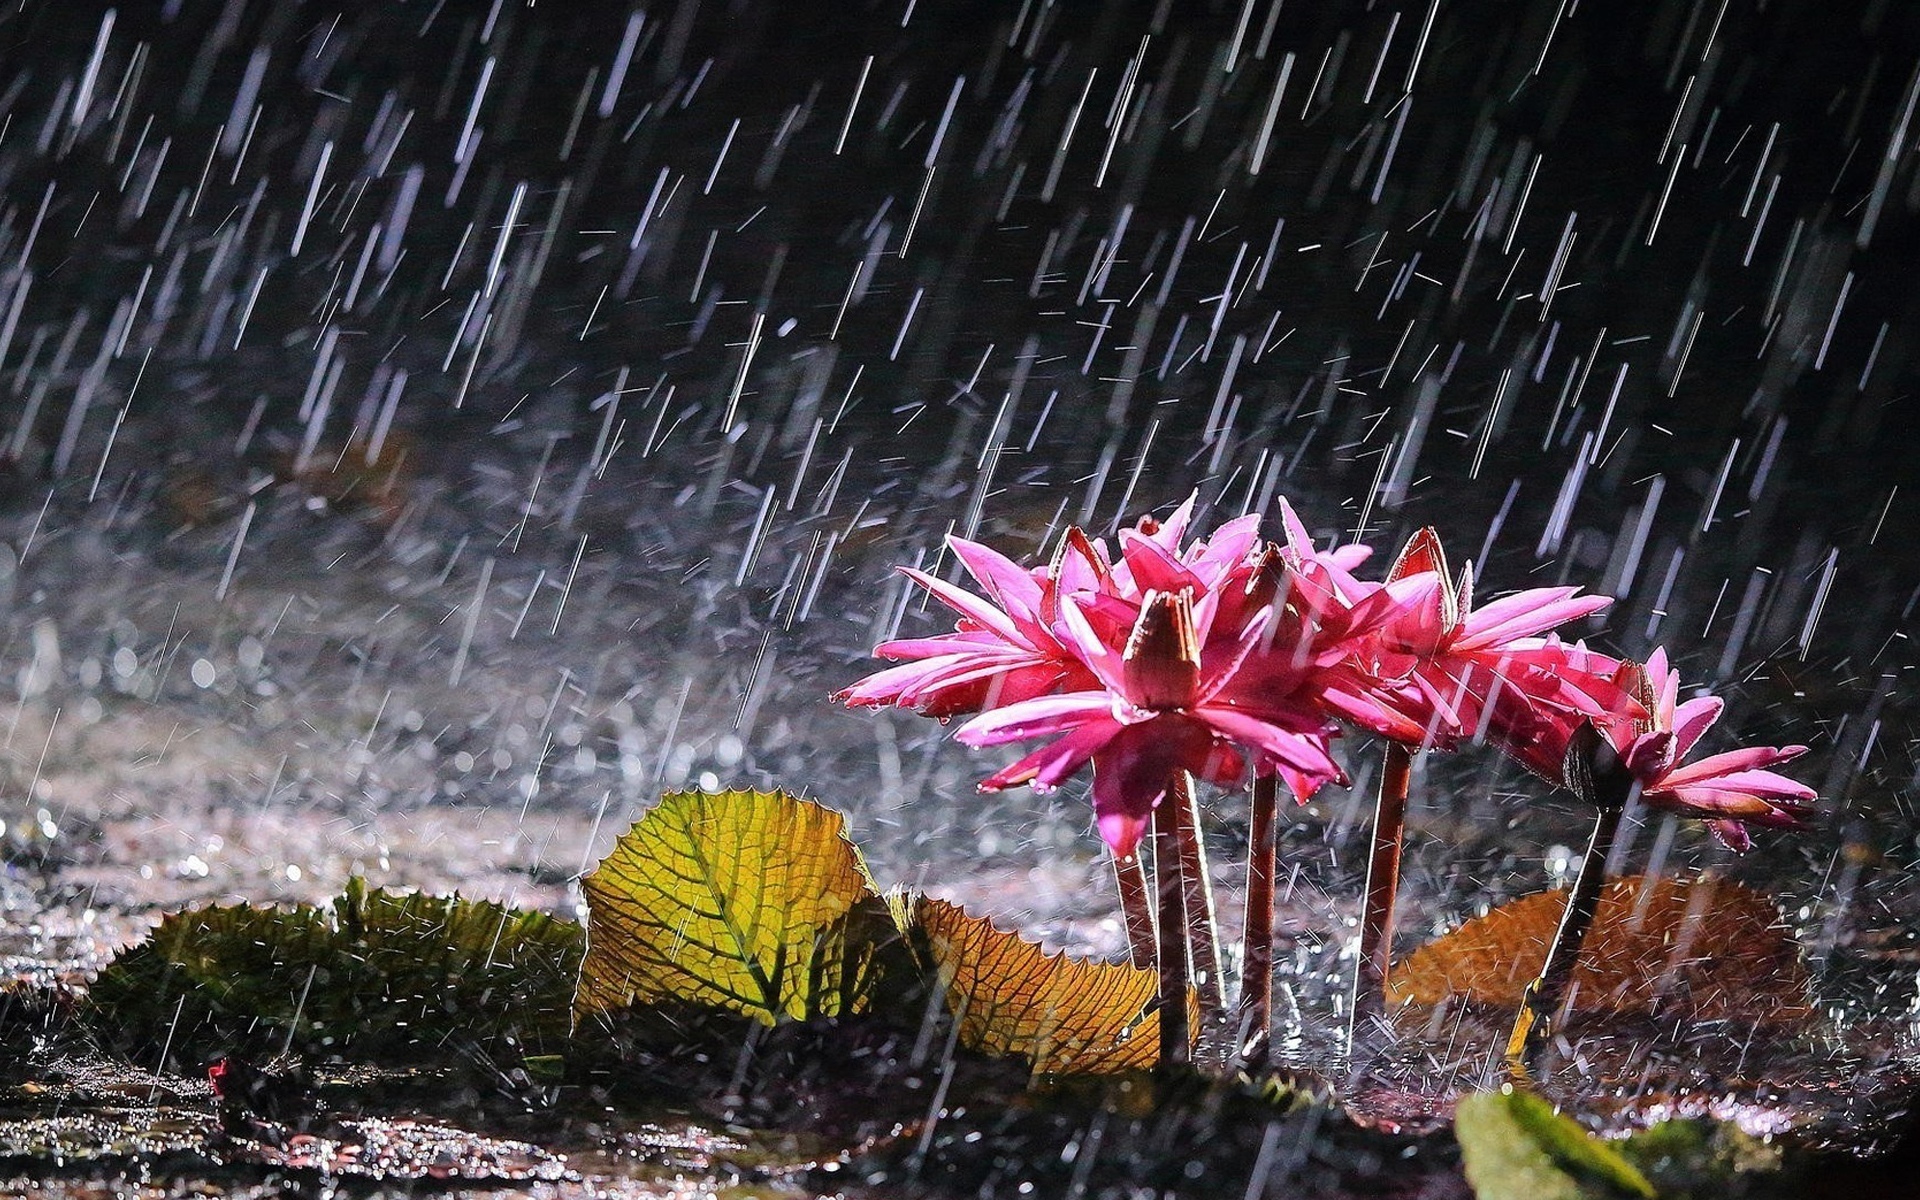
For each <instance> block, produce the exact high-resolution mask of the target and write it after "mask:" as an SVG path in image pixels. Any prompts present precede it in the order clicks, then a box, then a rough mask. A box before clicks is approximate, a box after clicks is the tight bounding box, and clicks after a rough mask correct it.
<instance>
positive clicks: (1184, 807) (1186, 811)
mask: <svg viewBox="0 0 1920 1200" xmlns="http://www.w3.org/2000/svg"><path fill="white" fill-rule="evenodd" d="M1167 799H1168V801H1169V802H1171V803H1174V804H1176V805H1178V806H1179V808H1180V811H1179V813H1178V814H1177V815H1178V816H1179V818H1180V826H1179V828H1180V883H1181V887H1182V889H1183V894H1184V898H1185V907H1186V910H1187V925H1186V939H1185V940H1186V942H1187V947H1188V949H1187V959H1188V962H1189V963H1190V965H1191V966H1192V970H1193V977H1194V983H1195V984H1196V985H1197V987H1196V990H1197V991H1198V992H1199V993H1200V1019H1201V1023H1202V1024H1203V1025H1211V1024H1212V1023H1213V1021H1214V1019H1215V1018H1216V1017H1217V1016H1218V1015H1219V1014H1220V1013H1222V1012H1224V1011H1225V1009H1226V994H1225V991H1224V990H1223V989H1224V984H1223V983H1222V981H1221V979H1220V923H1219V919H1218V918H1217V917H1216V915H1215V913H1214V908H1213V880H1212V879H1211V878H1210V877H1209V875H1208V872H1207V851H1206V847H1205V846H1204V845H1203V844H1202V842H1201V840H1200V802H1199V800H1198V798H1197V797H1196V796H1195V794H1194V788H1193V776H1191V775H1189V774H1187V773H1186V772H1185V771H1180V772H1177V773H1175V775H1174V777H1173V787H1172V788H1171V789H1170V790H1169V791H1168V793H1167Z"/></svg>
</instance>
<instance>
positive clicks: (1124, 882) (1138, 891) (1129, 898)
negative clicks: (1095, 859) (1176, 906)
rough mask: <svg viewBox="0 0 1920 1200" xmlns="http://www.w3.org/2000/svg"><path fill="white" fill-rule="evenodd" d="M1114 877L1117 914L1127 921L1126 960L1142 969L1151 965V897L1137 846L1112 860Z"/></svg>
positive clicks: (1153, 943)
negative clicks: (1117, 895) (1129, 852)
mask: <svg viewBox="0 0 1920 1200" xmlns="http://www.w3.org/2000/svg"><path fill="white" fill-rule="evenodd" d="M1113 879H1114V882H1115V883H1116V884H1118V885H1119V888H1120V915H1121V917H1122V918H1123V919H1124V920H1125V921H1126V923H1127V961H1128V962H1130V963H1132V964H1133V965H1134V966H1136V967H1138V968H1140V969H1141V970H1143V971H1151V970H1152V969H1153V956H1154V946H1155V944H1156V942H1157V939H1156V938H1155V937H1154V932H1153V900H1152V899H1151V898H1150V897H1149V896H1148V894H1147V865H1146V863H1145V862H1144V861H1142V859H1141V857H1140V851H1139V850H1138V849H1136V850H1135V851H1134V852H1133V853H1132V854H1129V855H1127V856H1126V857H1125V858H1119V857H1115V858H1114V860H1113Z"/></svg>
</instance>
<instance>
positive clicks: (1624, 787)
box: [1506, 725, 1634, 1079]
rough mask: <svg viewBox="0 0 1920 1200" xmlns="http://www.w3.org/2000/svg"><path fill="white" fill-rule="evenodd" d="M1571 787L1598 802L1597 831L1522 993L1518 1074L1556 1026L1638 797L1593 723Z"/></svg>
mask: <svg viewBox="0 0 1920 1200" xmlns="http://www.w3.org/2000/svg"><path fill="white" fill-rule="evenodd" d="M1566 782H1567V786H1568V787H1569V788H1570V789H1571V790H1572V791H1573V792H1574V793H1575V794H1577V795H1579V796H1580V797H1581V798H1582V799H1585V800H1587V801H1588V802H1590V803H1591V804H1593V805H1594V808H1595V812H1594V818H1593V836H1592V837H1590V838H1588V839H1587V852H1586V855H1585V856H1584V857H1583V858H1581V860H1580V873H1579V874H1578V875H1577V876H1575V877H1574V881H1573V894H1572V895H1570V896H1568V897H1567V908H1566V911H1565V912H1564V913H1562V914H1561V915H1560V927H1559V928H1558V929H1557V930H1555V931H1554V934H1553V944H1552V945H1550V946H1548V947H1547V961H1546V963H1545V965H1543V966H1542V967H1541V968H1540V976H1539V978H1537V979H1535V980H1534V981H1533V982H1532V983H1530V984H1528V985H1527V990H1526V993H1525V994H1524V995H1523V996H1522V997H1521V1001H1520V1011H1519V1013H1518V1014H1516V1015H1515V1017H1514V1021H1513V1032H1512V1034H1511V1035H1509V1036H1508V1038H1507V1053H1506V1063H1507V1073H1508V1074H1509V1075H1510V1076H1513V1077H1514V1078H1516V1079H1524V1078H1526V1076H1527V1068H1528V1064H1529V1063H1530V1062H1531V1061H1532V1060H1533V1057H1534V1055H1536V1054H1537V1053H1538V1052H1539V1048H1540V1046H1541V1045H1542V1044H1543V1043H1544V1042H1545V1041H1546V1038H1547V1035H1548V1033H1550V1032H1551V1030H1552V1022H1553V1018H1554V1014H1555V1012H1556V1010H1558V1009H1559V1007H1560V1003H1561V1001H1563V1000H1565V999H1566V996H1567V985H1568V983H1570V982H1571V981H1572V979H1573V970H1574V967H1575V966H1577V965H1578V964H1579V961H1580V946H1581V943H1583V942H1584V941H1586V937H1587V930H1588V929H1589V928H1591V927H1592V925H1593V914H1594V913H1595V911H1597V910H1598V909H1599V907H1600V891H1601V889H1602V888H1603V887H1604V886H1605V885H1606V882H1607V855H1608V854H1609V853H1610V852H1611V851H1612V850H1613V839H1614V835H1615V834H1617V833H1618V832H1619V831H1620V818H1621V816H1622V815H1623V814H1624V813H1625V812H1626V811H1627V801H1628V799H1629V798H1630V797H1631V796H1632V793H1633V786H1634V780H1633V775H1632V774H1631V773H1630V772H1629V771H1627V770H1626V768H1625V767H1624V766H1623V765H1622V764H1621V762H1620V760H1619V758H1618V757H1617V756H1616V755H1615V754H1614V752H1613V747H1612V746H1611V745H1609V744H1608V743H1607V742H1606V741H1605V739H1603V738H1601V737H1600V736H1599V735H1598V734H1597V733H1594V731H1593V727H1592V726H1591V725H1583V726H1581V734H1580V735H1579V736H1576V737H1575V738H1574V739H1573V745H1572V746H1571V747H1570V748H1569V749H1568V751H1567V767H1566Z"/></svg>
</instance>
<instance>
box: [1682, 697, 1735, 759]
mask: <svg viewBox="0 0 1920 1200" xmlns="http://www.w3.org/2000/svg"><path fill="white" fill-rule="evenodd" d="M1726 706H1727V705H1726V701H1724V700H1722V699H1720V698H1719V697H1718V696H1701V697H1699V698H1698V699H1694V700H1689V701H1687V702H1686V703H1685V704H1682V705H1680V706H1679V707H1678V708H1675V709H1672V710H1671V713H1672V718H1671V719H1672V724H1673V745H1674V757H1675V758H1685V757H1686V756H1687V755H1688V754H1689V753H1690V752H1691V751H1692V750H1693V744H1694V743H1695V742H1697V741H1699V740H1700V735H1701V734H1703V733H1705V732H1706V731H1707V729H1708V728H1709V727H1711V726H1712V724H1713V723H1714V722H1715V721H1718V720H1719V719H1720V712H1721V710H1722V709H1724V708H1726Z"/></svg>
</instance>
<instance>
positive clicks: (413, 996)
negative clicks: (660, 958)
mask: <svg viewBox="0 0 1920 1200" xmlns="http://www.w3.org/2000/svg"><path fill="white" fill-rule="evenodd" d="M581 943H582V931H581V929H580V927H579V926H577V925H575V924H573V923H571V922H569V921H562V920H557V919H555V918H553V917H550V916H547V915H546V914H543V913H528V912H520V911H516V910H513V909H509V908H505V907H503V906H501V905H498V904H494V903H491V902H489V901H480V900H463V899H460V898H458V897H451V898H443V897H433V896H423V895H417V894H406V893H395V892H386V891H369V890H368V889H367V888H366V886H365V885H364V884H363V883H362V882H361V881H359V880H354V881H353V882H352V883H350V884H349V885H348V889H347V892H346V894H345V895H343V896H341V897H340V898H339V899H338V900H336V901H335V902H334V904H333V905H332V906H331V907H330V908H313V907H310V906H305V905H302V906H298V907H295V908H291V909H274V908H256V907H254V906H251V905H246V904H240V905H233V906H216V907H211V908H203V909H195V910H192V911H190V912H184V913H176V914H174V915H172V916H170V917H168V918H167V919H166V920H164V921H162V922H161V924H160V926H159V928H157V929H156V930H155V931H154V933H153V936H152V937H150V938H149V939H148V940H147V941H145V942H143V943H141V944H140V945H138V946H135V947H133V948H131V949H129V950H127V951H125V952H123V953H122V954H121V955H120V956H119V957H118V958H116V959H115V960H114V961H113V962H112V963H111V964H109V965H108V967H107V968H106V970H104V971H103V972H101V974H100V977H99V978H98V979H96V980H95V981H94V984H93V988H92V991H91V997H90V1006H91V1011H92V1013H93V1015H94V1016H95V1018H96V1019H97V1022H98V1024H99V1025H100V1027H101V1028H103V1029H105V1030H107V1031H109V1037H110V1038H111V1040H113V1041H114V1042H115V1043H116V1044H118V1045H119V1046H120V1047H121V1048H122V1049H126V1050H130V1051H133V1052H136V1053H142V1054H144V1053H146V1052H149V1051H151V1050H153V1049H156V1048H160V1047H165V1048H166V1050H167V1052H168V1054H169V1056H170V1057H172V1058H175V1059H177V1060H179V1061H182V1062H191V1061H192V1060H194V1059H195V1058H201V1057H205V1056H208V1055H211V1054H215V1053H219V1052H221V1051H225V1050H230V1049H244V1050H249V1051H260V1050H264V1051H278V1050H280V1049H282V1048H283V1047H290V1048H291V1049H294V1050H296V1051H300V1052H302V1053H306V1054H332V1053H347V1052H352V1053H356V1054H359V1055H362V1056H376V1055H387V1056H399V1057H404V1058H445V1057H447V1056H448V1051H449V1049H450V1048H459V1047H477V1048H479V1049H480V1050H482V1051H483V1052H485V1053H487V1054H488V1055H489V1056H491V1057H495V1058H505V1059H508V1060H511V1059H512V1058H515V1057H517V1056H518V1054H519V1053H522V1052H527V1051H537V1050H538V1049H540V1048H541V1047H543V1046H547V1045H551V1044H555V1043H557V1042H558V1041H559V1040H560V1039H562V1038H564V1037H565V1036H566V1034H567V1030H568V1024H569V1019H570V1016H569V1008H570V1003H569V1002H570V1000H571V998H572V992H573V983H574V978H575V976H576V974H577V972H578V968H579V962H580V955H581V950H582V945H581Z"/></svg>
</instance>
